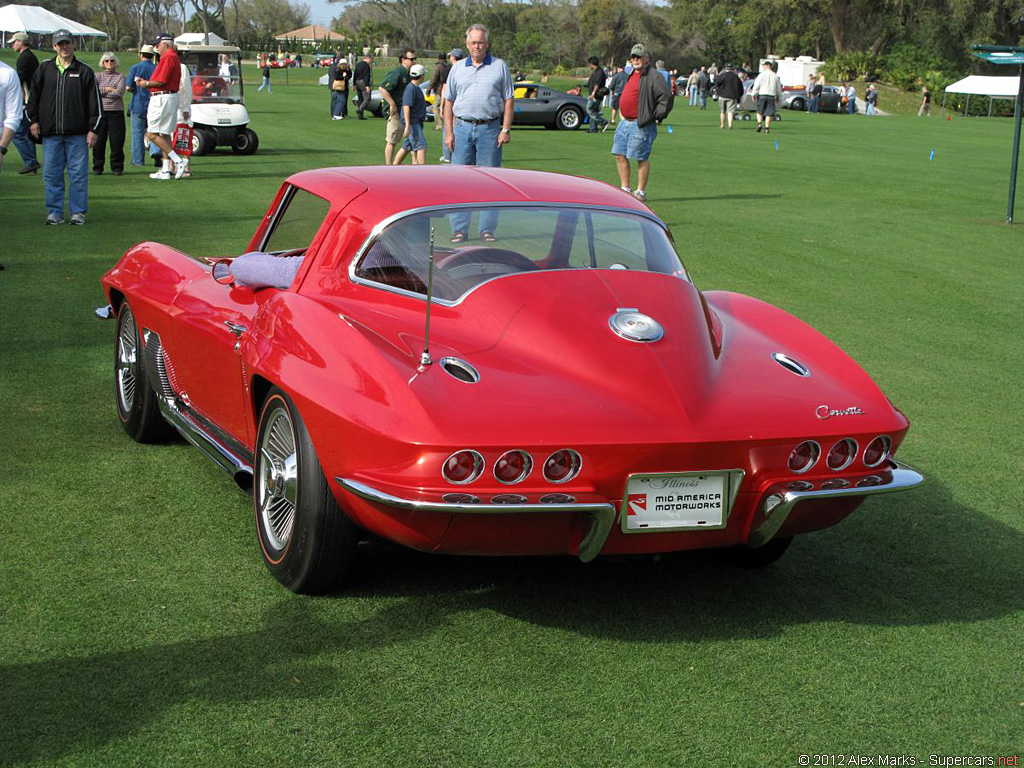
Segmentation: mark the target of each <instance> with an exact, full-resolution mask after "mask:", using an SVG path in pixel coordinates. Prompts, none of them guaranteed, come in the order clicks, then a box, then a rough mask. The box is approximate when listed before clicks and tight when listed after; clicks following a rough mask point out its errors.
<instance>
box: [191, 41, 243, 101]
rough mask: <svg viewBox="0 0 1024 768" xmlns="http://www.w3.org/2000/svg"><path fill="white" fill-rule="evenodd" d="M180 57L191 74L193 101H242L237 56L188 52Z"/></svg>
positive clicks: (239, 62) (239, 68) (210, 52)
mask: <svg viewBox="0 0 1024 768" xmlns="http://www.w3.org/2000/svg"><path fill="white" fill-rule="evenodd" d="M181 60H182V62H183V63H184V64H185V65H186V66H187V67H188V68H189V71H190V72H191V73H192V101H193V102H199V103H201V102H204V101H219V102H234V101H238V102H240V101H241V100H242V75H241V66H240V64H241V58H240V55H238V54H236V55H234V56H230V55H228V54H226V53H215V52H212V51H202V52H198V51H187V52H182V54H181Z"/></svg>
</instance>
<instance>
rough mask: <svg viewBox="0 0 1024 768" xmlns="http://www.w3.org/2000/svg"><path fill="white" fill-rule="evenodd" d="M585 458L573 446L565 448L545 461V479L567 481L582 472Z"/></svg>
mask: <svg viewBox="0 0 1024 768" xmlns="http://www.w3.org/2000/svg"><path fill="white" fill-rule="evenodd" d="M582 466H583V459H581V458H580V455H579V454H578V453H576V451H574V450H572V448H563V449H562V450H560V451H555V452H554V453H552V454H551V455H550V456H548V458H547V461H545V462H544V479H546V480H547V481H548V482H549V483H567V482H569V481H570V480H572V479H573V478H574V477H576V475H578V474H579V473H580V467H582Z"/></svg>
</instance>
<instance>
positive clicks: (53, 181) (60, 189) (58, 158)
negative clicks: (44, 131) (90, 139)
mask: <svg viewBox="0 0 1024 768" xmlns="http://www.w3.org/2000/svg"><path fill="white" fill-rule="evenodd" d="M65 169H67V172H68V210H70V211H71V213H85V212H86V211H87V210H89V147H88V145H87V144H86V142H85V134H84V133H80V134H77V135H75V136H44V137H43V189H44V190H45V196H46V210H47V212H48V213H53V214H56V215H57V216H63V215H64V170H65Z"/></svg>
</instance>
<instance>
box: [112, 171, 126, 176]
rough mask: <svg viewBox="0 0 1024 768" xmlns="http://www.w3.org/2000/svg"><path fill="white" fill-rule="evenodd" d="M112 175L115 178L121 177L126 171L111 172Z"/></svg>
mask: <svg viewBox="0 0 1024 768" xmlns="http://www.w3.org/2000/svg"><path fill="white" fill-rule="evenodd" d="M111 173H112V174H114V175H115V176H120V175H121V174H122V173H124V171H111Z"/></svg>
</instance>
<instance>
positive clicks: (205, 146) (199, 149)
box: [192, 128, 217, 155]
mask: <svg viewBox="0 0 1024 768" xmlns="http://www.w3.org/2000/svg"><path fill="white" fill-rule="evenodd" d="M215 146H217V139H216V137H215V136H214V135H213V132H212V131H209V130H207V129H206V128H196V129H194V130H193V131H192V154H193V155H205V154H207V153H208V152H209V151H210V150H211V149H213V148H214V147H215Z"/></svg>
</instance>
